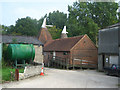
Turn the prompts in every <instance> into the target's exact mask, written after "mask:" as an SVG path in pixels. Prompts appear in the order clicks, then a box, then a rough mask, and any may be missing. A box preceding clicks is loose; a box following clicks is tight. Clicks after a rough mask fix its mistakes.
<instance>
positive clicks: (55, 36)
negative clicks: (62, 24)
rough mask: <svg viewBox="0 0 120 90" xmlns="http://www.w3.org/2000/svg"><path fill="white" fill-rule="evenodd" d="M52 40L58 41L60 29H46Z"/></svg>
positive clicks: (54, 27)
mask: <svg viewBox="0 0 120 90" xmlns="http://www.w3.org/2000/svg"><path fill="white" fill-rule="evenodd" d="M48 31H49V32H50V34H51V35H52V38H53V39H58V38H60V36H61V32H62V29H57V28H56V26H53V27H50V28H48Z"/></svg>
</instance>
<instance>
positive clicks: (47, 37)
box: [38, 28, 52, 44]
mask: <svg viewBox="0 0 120 90" xmlns="http://www.w3.org/2000/svg"><path fill="white" fill-rule="evenodd" d="M38 39H39V40H40V41H41V42H42V43H43V44H45V43H46V42H48V41H51V40H52V36H51V34H50V32H49V31H48V29H47V28H42V29H41V31H40V34H39V37H38Z"/></svg>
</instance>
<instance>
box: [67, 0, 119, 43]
mask: <svg viewBox="0 0 120 90" xmlns="http://www.w3.org/2000/svg"><path fill="white" fill-rule="evenodd" d="M117 8H118V4H117V3H115V2H79V1H78V2H74V3H73V6H68V11H69V17H68V21H67V27H68V32H69V33H68V34H69V36H70V37H71V36H78V35H83V34H87V35H88V36H89V37H90V38H91V39H92V40H93V41H94V42H96V39H97V34H98V29H100V28H105V27H107V26H109V25H112V24H115V23H117V22H118V20H117V17H116V10H117Z"/></svg>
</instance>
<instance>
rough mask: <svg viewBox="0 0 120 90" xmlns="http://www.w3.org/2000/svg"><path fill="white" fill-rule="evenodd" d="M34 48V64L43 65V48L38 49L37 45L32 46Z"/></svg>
mask: <svg viewBox="0 0 120 90" xmlns="http://www.w3.org/2000/svg"><path fill="white" fill-rule="evenodd" d="M34 48H35V59H34V62H37V63H43V47H42V46H40V47H38V46H37V45H34Z"/></svg>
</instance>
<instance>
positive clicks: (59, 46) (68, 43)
mask: <svg viewBox="0 0 120 90" xmlns="http://www.w3.org/2000/svg"><path fill="white" fill-rule="evenodd" d="M82 37H83V35H81V36H77V37H69V38H64V39H56V40H53V41H50V42H48V43H46V44H45V45H44V51H70V49H71V48H72V47H73V46H74V45H75V44H76V43H77V42H78V41H79V40H80V39H81V38H82Z"/></svg>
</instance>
